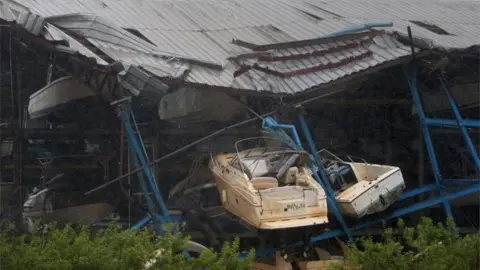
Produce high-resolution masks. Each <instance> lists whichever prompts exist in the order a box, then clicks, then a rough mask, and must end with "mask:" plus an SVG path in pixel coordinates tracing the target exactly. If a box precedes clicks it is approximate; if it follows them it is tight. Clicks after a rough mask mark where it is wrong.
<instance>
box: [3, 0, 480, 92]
mask: <svg viewBox="0 0 480 270" xmlns="http://www.w3.org/2000/svg"><path fill="white" fill-rule="evenodd" d="M0 4H1V6H0V16H2V17H3V18H4V19H7V20H16V21H18V22H20V23H21V24H22V25H24V27H26V28H27V29H29V30H31V31H32V33H38V34H41V35H43V36H45V37H46V38H47V39H50V40H58V39H62V40H68V41H69V46H70V48H71V49H74V50H76V51H78V52H80V53H82V54H84V55H87V56H89V57H95V58H96V59H97V63H99V64H105V63H106V62H105V59H104V58H102V57H101V56H99V55H98V54H96V53H94V52H93V51H92V50H91V49H89V47H88V46H86V45H85V44H82V43H79V42H77V41H76V39H75V38H74V37H72V36H71V34H75V35H80V36H82V37H83V38H85V39H86V40H87V41H88V43H90V45H92V46H95V47H96V48H98V49H100V50H101V51H102V52H103V53H104V54H105V55H107V56H108V57H110V58H111V59H114V60H116V61H119V62H121V63H122V64H124V66H125V70H135V71H136V73H135V74H136V75H135V76H139V74H141V75H142V74H143V77H144V78H146V79H147V81H149V82H150V83H152V85H151V86H150V87H146V86H145V88H152V89H154V88H155V87H156V86H162V83H161V81H163V82H166V81H168V80H172V79H173V80H182V81H184V82H187V83H190V84H192V85H196V86H200V85H202V86H213V87H222V88H237V89H243V90H250V91H267V92H269V93H278V94H295V93H299V92H302V91H305V90H308V89H312V88H313V87H316V86H319V85H322V84H326V83H329V82H332V81H335V80H338V79H340V78H343V77H346V76H349V75H351V74H353V73H357V72H361V71H365V70H369V69H370V68H372V67H375V66H379V65H382V64H385V63H388V62H391V61H393V60H396V59H399V58H402V57H405V56H407V55H408V54H409V53H410V49H409V48H408V47H406V46H404V45H402V44H401V43H399V42H398V41H397V39H396V37H395V36H394V35H392V34H391V33H392V32H398V33H399V34H400V35H406V31H407V29H406V28H407V26H408V25H410V26H411V28H412V32H413V35H414V37H415V38H419V39H421V40H423V41H424V43H425V44H426V45H427V47H428V46H430V47H442V48H446V49H454V48H465V47H469V46H472V45H477V44H478V37H479V36H480V27H478V24H479V21H480V10H479V8H480V4H479V3H478V2H470V1H460V2H457V3H451V2H447V1H432V0H419V1H415V0H410V1H394V0H382V1H380V0H369V1H357V0H355V1H354V0H343V1H342V0H335V1H332V0H324V1H319V0H274V1H261V0H242V1H239V0H237V1H235V0H226V1H218V0H196V1H178V0H171V1H159V0H143V1H137V0H123V1H118V0H36V1H34V0H16V1H12V0H1V1H0ZM380 19H387V20H391V21H393V27H392V28H391V29H387V31H388V32H383V33H378V34H376V35H375V36H372V37H371V38H369V39H368V40H361V39H358V38H355V37H352V38H351V39H350V40H349V39H346V38H343V39H339V40H335V39H330V40H329V42H320V43H319V44H313V43H312V44H307V45H305V46H295V47H291V48H288V47H282V48H275V46H272V47H271V48H270V49H268V50H264V51H263V52H264V53H268V54H269V55H270V56H275V57H277V59H278V60H277V61H264V60H265V59H266V58H261V57H260V58H259V57H256V58H255V57H248V60H246V58H244V59H242V60H241V61H238V56H241V55H243V56H245V55H246V54H251V53H252V50H251V48H247V47H245V46H241V45H240V46H239V43H238V42H237V43H235V42H232V40H240V41H242V42H244V44H253V45H256V46H259V45H268V44H272V45H274V44H278V43H288V42H293V41H306V40H311V39H318V38H319V37H321V36H324V35H327V34H330V33H332V32H335V31H338V30H340V29H343V28H345V27H351V26H353V25H358V24H365V23H370V22H372V21H374V20H380ZM39 24H40V25H42V27H43V30H42V29H41V28H40V30H39ZM234 43H235V44H234ZM349 44H350V45H349ZM352 44H353V45H352ZM308 54H310V55H308ZM289 56H290V58H289ZM292 56H293V58H292ZM235 57H237V58H235ZM232 59H234V60H232ZM248 67H250V68H248ZM259 67H263V70H262V68H259ZM315 67H316V68H315ZM242 68H243V70H242V72H240V73H239V69H242ZM266 70H269V71H268V72H265V71H266ZM271 70H274V71H277V73H275V72H270V71H271ZM295 70H297V71H298V70H303V71H302V72H294V71H295ZM288 72H290V73H289V74H290V75H288V76H282V75H280V74H283V73H288ZM132 74H133V73H128V72H125V73H124V74H123V76H125V77H128V76H129V75H132ZM132 76H133V75H132ZM150 77H155V80H158V81H155V80H154V81H153V82H152V79H151V78H150ZM131 80H134V81H135V79H131ZM124 81H128V78H127V79H124ZM139 84H141V83H139ZM135 87H137V86H135ZM140 90H142V89H140Z"/></svg>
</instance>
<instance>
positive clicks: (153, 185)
mask: <svg viewBox="0 0 480 270" xmlns="http://www.w3.org/2000/svg"><path fill="white" fill-rule="evenodd" d="M127 110H129V108H127ZM122 119H123V120H124V121H125V131H126V132H127V136H128V138H129V142H130V143H131V147H132V148H133V150H134V151H135V153H136V156H137V157H138V158H139V160H140V163H141V166H142V167H143V168H144V172H145V174H146V176H147V180H148V183H149V184H150V187H151V188H152V190H153V195H154V197H155V199H156V201H157V203H158V205H159V206H160V209H161V210H162V213H163V217H164V218H165V219H166V220H167V221H170V218H169V215H168V209H167V207H166V205H165V202H164V200H163V198H162V194H161V193H160V189H159V188H158V185H157V183H156V180H155V177H154V175H153V173H152V170H151V169H150V167H149V166H148V162H147V160H146V157H145V155H144V154H143V152H142V148H141V147H140V145H139V142H138V141H137V140H136V138H135V133H134V131H133V129H132V126H131V122H130V118H129V112H128V111H127V112H125V111H123V112H122ZM135 166H136V164H135Z"/></svg>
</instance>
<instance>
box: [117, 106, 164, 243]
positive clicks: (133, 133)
mask: <svg viewBox="0 0 480 270" xmlns="http://www.w3.org/2000/svg"><path fill="white" fill-rule="evenodd" d="M129 101H130V99H124V100H120V101H118V102H114V103H112V105H117V113H118V117H119V118H120V119H121V120H122V121H124V123H125V125H124V126H125V132H126V137H127V141H128V146H129V147H130V149H131V150H133V151H132V152H133V153H132V161H133V165H134V166H135V167H136V168H138V167H143V173H142V171H139V172H138V173H137V176H138V179H139V182H140V188H141V190H142V192H143V194H144V197H145V200H146V202H147V207H148V211H149V215H148V216H146V217H144V218H142V219H141V220H139V221H138V222H137V223H136V224H135V225H133V227H132V229H138V228H141V227H142V226H144V225H145V224H147V223H148V222H150V221H153V224H154V225H155V230H156V231H157V233H158V234H163V229H162V224H164V223H169V222H171V221H172V219H171V217H170V215H169V214H168V209H167V206H166V205H165V202H164V200H163V198H162V194H161V193H160V188H159V187H158V185H157V181H156V179H155V176H154V174H153V172H152V169H151V168H150V167H149V166H148V163H149V160H148V155H147V152H146V150H145V146H144V144H143V140H142V136H141V134H140V132H139V130H138V126H137V123H136V120H135V116H134V115H133V112H132V111H131V109H130V104H129ZM134 127H135V129H134ZM145 178H146V180H145ZM152 193H153V198H152V196H151V195H150V194H152ZM158 210H161V214H159V213H158V212H159V211H158Z"/></svg>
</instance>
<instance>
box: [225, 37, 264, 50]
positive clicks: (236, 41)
mask: <svg viewBox="0 0 480 270" xmlns="http://www.w3.org/2000/svg"><path fill="white" fill-rule="evenodd" d="M230 43H232V44H235V45H237V46H240V47H244V48H247V49H252V50H253V49H255V48H257V47H259V45H257V44H253V43H250V42H246V41H243V40H240V39H232V41H231V42H230Z"/></svg>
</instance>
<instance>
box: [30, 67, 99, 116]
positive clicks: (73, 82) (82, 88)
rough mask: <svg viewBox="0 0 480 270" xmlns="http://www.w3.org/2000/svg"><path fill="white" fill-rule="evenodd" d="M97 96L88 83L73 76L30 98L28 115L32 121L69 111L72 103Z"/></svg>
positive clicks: (60, 80) (51, 84) (47, 87)
mask: <svg viewBox="0 0 480 270" xmlns="http://www.w3.org/2000/svg"><path fill="white" fill-rule="evenodd" d="M97 94H98V93H97V92H96V91H94V90H93V89H92V88H91V87H90V86H88V85H87V84H86V83H83V82H81V81H79V80H78V79H76V78H74V77H72V76H67V77H62V78H60V79H57V80H55V81H53V82H52V83H50V84H48V85H47V86H45V87H43V88H42V89H40V90H38V91H37V92H35V93H33V94H32V95H31V96H30V100H29V103H28V114H29V116H30V118H31V119H35V118H40V117H44V116H46V115H48V114H50V113H54V112H56V111H58V110H61V109H68V108H67V107H66V105H67V104H69V103H71V102H72V101H78V100H85V99H87V98H90V97H93V96H96V95H97ZM72 109H73V108H72Z"/></svg>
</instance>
